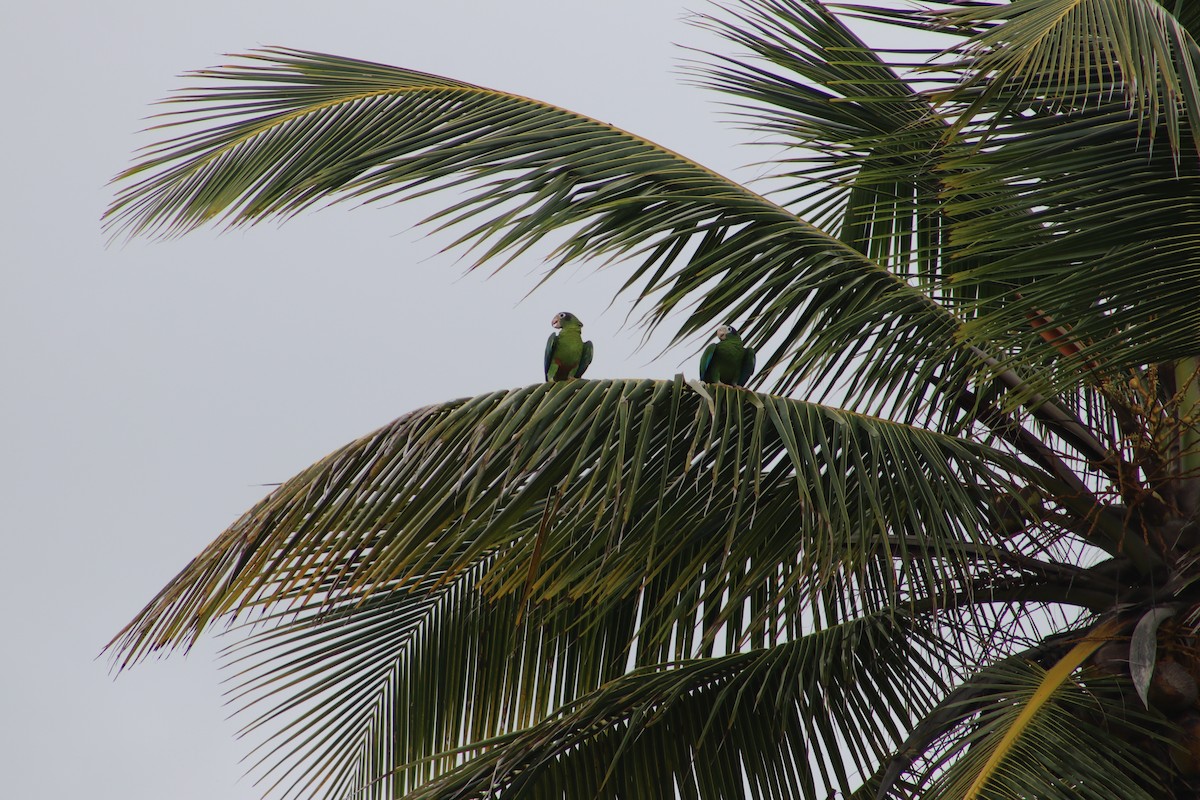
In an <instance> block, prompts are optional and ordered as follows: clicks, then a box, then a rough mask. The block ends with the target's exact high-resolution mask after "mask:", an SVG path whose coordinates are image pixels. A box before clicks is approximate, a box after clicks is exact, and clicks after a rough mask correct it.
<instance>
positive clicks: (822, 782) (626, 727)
mask: <svg viewBox="0 0 1200 800" xmlns="http://www.w3.org/2000/svg"><path fill="white" fill-rule="evenodd" d="M941 655H942V654H941V653H939V652H938V644H937V643H936V641H935V639H934V638H932V637H931V636H930V633H929V631H928V630H926V629H923V628H921V627H920V626H917V625H914V624H912V623H910V622H908V621H906V620H905V619H904V618H903V617H897V616H894V615H891V614H884V615H879V616H874V617H868V618H863V619H859V620H855V621H852V622H846V623H843V624H840V625H836V626H833V627H831V628H828V629H825V630H821V631H817V632H814V633H811V634H809V635H807V636H805V637H803V638H801V639H799V640H797V641H794V642H790V643H786V644H781V645H777V646H775V647H772V648H769V649H765V650H755V651H751V652H746V653H738V654H733V655H728V656H724V657H720V658H712V659H704V660H699V661H690V662H684V663H681V664H678V665H671V666H663V667H655V668H647V669H643V670H638V671H635V672H632V673H630V674H628V675H625V676H623V677H621V678H619V679H617V680H615V681H612V682H610V683H609V684H607V685H605V686H604V687H603V688H601V689H600V690H599V691H597V692H594V693H592V694H590V695H588V696H586V697H584V698H581V699H580V700H579V701H578V702H576V703H573V704H571V705H570V706H569V707H567V708H564V709H563V710H562V711H560V712H559V713H557V714H555V715H553V716H552V717H549V718H547V719H546V720H545V721H543V722H541V723H539V724H538V725H535V726H533V727H531V728H528V729H526V730H524V731H520V732H518V733H514V734H511V735H509V736H506V737H503V738H502V739H500V740H498V741H497V742H495V743H494V744H493V746H491V747H489V749H487V750H485V751H484V752H482V753H480V754H478V755H475V756H474V757H470V758H468V760H466V762H465V763H464V764H463V765H462V766H461V767H459V768H457V769H455V770H454V771H452V772H450V773H449V774H447V775H446V776H444V777H442V778H440V779H438V780H436V781H434V782H431V783H430V784H428V785H426V786H425V787H422V788H421V789H420V790H419V791H417V792H415V793H413V795H412V796H413V797H414V798H423V799H424V800H434V799H435V798H461V799H462V800H466V798H477V797H479V798H481V797H492V796H496V797H510V796H514V797H515V796H520V797H530V798H541V797H601V798H607V797H612V798H617V797H630V796H637V797H654V798H674V797H685V798H719V797H731V796H743V795H744V794H747V793H748V794H747V796H749V797H754V798H824V797H827V796H828V795H829V793H830V792H831V791H834V790H840V791H843V792H845V791H849V789H850V787H851V786H853V784H854V781H855V778H856V775H857V774H858V773H861V772H863V771H864V770H870V769H871V768H872V767H873V765H874V764H876V763H878V761H879V760H880V759H881V758H882V757H883V756H884V755H885V754H886V753H887V752H888V750H889V748H890V747H892V746H893V745H894V743H895V742H896V741H897V740H898V738H899V737H900V736H901V735H902V731H903V730H904V729H905V728H906V727H907V726H908V725H909V724H910V721H911V719H913V718H915V717H916V716H919V715H920V714H922V713H924V711H925V710H926V709H928V708H929V707H931V705H932V703H933V702H934V699H935V698H936V697H937V696H938V695H939V694H940V693H941V691H942V687H943V685H944V683H943V675H942V673H941V672H940V671H939V666H938V665H939V663H940V662H941ZM495 745H499V746H495Z"/></svg>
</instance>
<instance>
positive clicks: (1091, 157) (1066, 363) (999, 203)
mask: <svg viewBox="0 0 1200 800" xmlns="http://www.w3.org/2000/svg"><path fill="white" fill-rule="evenodd" d="M1095 100H1096V102H1095V104H1093V105H1092V107H1091V108H1089V109H1086V110H1082V111H1079V112H1077V113H1075V114H1072V115H1071V116H1069V117H1067V116H1013V117H1010V118H1006V119H1004V120H1003V121H1001V122H999V123H996V124H994V126H993V127H994V130H993V133H992V134H991V135H990V142H991V144H989V145H988V146H987V147H986V148H985V149H983V150H981V151H976V152H972V153H971V154H970V155H969V156H968V155H964V156H963V157H962V158H961V159H960V160H959V161H958V162H957V163H955V164H952V166H957V167H961V169H958V170H956V174H957V177H956V178H954V179H952V180H951V182H950V184H949V186H948V189H947V191H946V207H947V209H948V211H949V213H951V214H960V215H961V216H962V217H963V219H964V221H963V222H962V223H961V224H960V225H958V226H957V227H956V229H955V231H954V236H955V237H957V238H958V240H959V241H960V243H961V246H962V247H963V248H965V249H968V250H971V251H975V252H978V253H988V254H989V255H990V258H988V259H986V260H981V262H980V263H979V265H978V266H977V267H975V268H974V269H972V270H969V271H964V272H963V273H960V274H958V275H956V276H955V280H957V281H959V282H962V283H975V282H986V283H987V284H988V285H992V286H1003V287H1005V289H1006V292H1005V296H1004V301H1003V303H989V305H988V307H984V308H981V310H980V313H979V315H978V318H977V319H974V320H971V321H970V322H969V323H967V325H966V326H965V327H966V331H967V335H968V337H973V335H974V333H975V331H974V328H975V327H976V326H980V327H981V328H984V329H986V330H987V334H986V335H987V337H988V338H989V339H990V340H991V341H997V340H998V339H999V340H1001V341H1003V340H1004V339H1000V337H998V336H997V334H998V333H999V332H1001V331H1003V330H1004V329H1005V328H1007V329H1008V330H1009V331H1010V332H1012V333H1009V334H1008V336H1007V337H1005V339H1007V344H1006V345H1005V347H1007V348H1022V349H1025V350H1029V351H1037V350H1038V349H1040V350H1041V351H1042V352H1043V353H1044V354H1045V355H1044V356H1043V358H1044V359H1045V367H1044V369H1045V372H1046V374H1047V375H1054V376H1055V379H1054V380H1053V381H1052V384H1053V386H1052V390H1058V391H1063V389H1064V387H1074V386H1077V385H1078V381H1079V375H1080V374H1086V373H1091V374H1092V375H1093V376H1094V377H1093V384H1099V383H1100V382H1102V381H1105V380H1121V379H1122V376H1125V377H1126V378H1127V376H1129V375H1130V374H1131V373H1135V372H1136V371H1138V370H1140V369H1141V368H1143V367H1144V366H1145V365H1147V364H1153V363H1156V362H1160V361H1173V360H1176V359H1179V358H1185V357H1188V356H1189V355H1191V354H1194V353H1196V352H1200V325H1198V324H1197V323H1198V322H1200V316H1198V312H1197V310H1196V307H1195V303H1194V302H1193V300H1192V298H1194V297H1195V295H1196V292H1197V290H1198V289H1200V206H1197V204H1196V202H1195V201H1194V200H1193V199H1191V198H1193V197H1194V196H1195V195H1196V190H1197V188H1200V169H1198V165H1200V162H1198V161H1197V159H1196V158H1195V157H1193V156H1186V157H1184V158H1182V159H1180V160H1176V159H1174V158H1172V156H1171V155H1170V153H1168V152H1166V151H1165V150H1163V149H1161V148H1160V149H1157V150H1149V149H1146V148H1144V147H1142V146H1141V145H1140V144H1139V142H1138V124H1137V122H1136V121H1133V120H1129V119H1128V115H1127V112H1126V110H1125V109H1124V107H1123V106H1122V105H1120V104H1118V103H1111V102H1108V103H1105V102H1103V100H1101V99H1100V98H1095ZM980 197H986V198H988V199H987V208H988V211H987V213H984V214H978V213H977V214H975V215H974V216H973V217H972V218H968V217H967V214H968V213H970V212H972V211H978V210H979V205H980V201H979V200H978V199H977V198H980ZM1031 317H1042V318H1045V319H1046V320H1050V321H1052V327H1056V328H1060V329H1061V334H1059V335H1058V336H1056V337H1053V338H1049V339H1045V340H1044V341H1043V340H1042V334H1043V333H1044V331H1043V330H1040V329H1038V328H1035V327H1033V326H1031V325H1028V324H1027V325H1026V329H1025V331H1024V332H1020V327H1019V326H1020V323H1021V321H1022V319H1025V320H1028V319H1030V318H1031ZM1014 334H1017V335H1014Z"/></svg>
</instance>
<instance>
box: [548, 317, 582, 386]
mask: <svg viewBox="0 0 1200 800" xmlns="http://www.w3.org/2000/svg"><path fill="white" fill-rule="evenodd" d="M550 324H551V325H553V326H554V327H556V328H558V330H559V333H552V334H550V338H549V339H547V340H546V364H545V366H546V380H548V381H569V380H570V379H571V378H582V377H583V373H584V372H585V371H586V370H587V368H588V364H591V363H592V343H591V342H585V341H584V340H583V335H582V334H583V323H582V322H580V321H579V317H577V316H575V315H574V314H572V313H570V312H569V311H560V312H559V313H557V314H555V315H554V319H552V320H550Z"/></svg>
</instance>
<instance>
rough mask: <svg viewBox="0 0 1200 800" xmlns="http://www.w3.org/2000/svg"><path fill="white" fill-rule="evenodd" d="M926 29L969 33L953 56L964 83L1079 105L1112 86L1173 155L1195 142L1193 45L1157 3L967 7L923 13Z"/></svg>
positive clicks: (1196, 53)
mask: <svg viewBox="0 0 1200 800" xmlns="http://www.w3.org/2000/svg"><path fill="white" fill-rule="evenodd" d="M932 19H933V20H934V22H933V23H932V25H933V26H935V27H941V28H945V27H952V28H956V29H958V30H964V31H970V32H972V36H971V38H970V39H969V40H968V41H967V42H966V43H965V44H964V45H963V46H962V47H961V48H958V49H959V51H960V52H961V53H962V54H963V55H964V56H965V58H966V62H965V63H963V64H962V65H960V68H961V69H963V71H964V72H965V73H967V74H968V77H966V78H965V80H964V81H963V86H964V87H972V86H976V85H978V84H980V83H982V82H988V83H990V84H991V86H992V89H991V91H989V94H997V93H1001V92H1002V93H1003V94H1005V95H1007V96H1008V97H1009V98H1010V99H1011V98H1014V97H1020V98H1022V99H1024V100H1026V101H1029V100H1034V99H1036V101H1037V102H1039V103H1043V104H1045V105H1046V106H1048V107H1051V108H1056V109H1057V108H1073V107H1078V106H1081V105H1082V104H1083V103H1084V102H1085V100H1086V99H1087V98H1088V97H1089V96H1091V95H1093V94H1096V93H1108V92H1110V91H1112V90H1113V88H1116V90H1117V91H1119V92H1121V93H1122V94H1123V95H1124V98H1125V102H1126V105H1127V107H1128V108H1129V109H1130V110H1131V112H1132V113H1133V116H1134V117H1135V118H1136V119H1137V120H1139V121H1140V122H1141V123H1142V124H1143V125H1144V132H1145V133H1146V134H1148V135H1149V136H1150V137H1151V138H1154V137H1155V134H1156V132H1164V133H1165V134H1166V136H1167V138H1168V141H1169V143H1170V146H1171V148H1172V149H1173V150H1175V151H1176V152H1179V151H1180V150H1181V149H1182V148H1183V147H1184V146H1185V144H1184V140H1185V139H1191V143H1190V145H1186V146H1188V147H1189V149H1191V150H1192V154H1193V155H1195V149H1196V147H1197V145H1198V144H1200V124H1198V123H1200V48H1198V47H1197V45H1196V41H1195V39H1194V38H1193V37H1192V34H1191V33H1190V32H1189V31H1188V29H1187V28H1186V27H1185V26H1184V25H1183V24H1181V23H1180V21H1179V20H1177V19H1176V18H1175V17H1174V16H1172V15H1171V13H1170V12H1169V11H1168V10H1167V8H1166V7H1165V5H1164V4H1162V3H1159V2H1156V0H1022V2H1020V3H992V2H988V3H972V4H970V5H968V6H966V7H964V8H955V9H951V10H947V11H942V12H938V13H935V14H933V15H932Z"/></svg>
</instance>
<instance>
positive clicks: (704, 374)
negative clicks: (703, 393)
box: [700, 342, 717, 383]
mask: <svg viewBox="0 0 1200 800" xmlns="http://www.w3.org/2000/svg"><path fill="white" fill-rule="evenodd" d="M715 352H717V343H716V342H713V343H712V344H710V345H709V346H708V347H706V348H704V354H703V355H701V356H700V380H702V381H704V382H705V383H712V382H713V380H714V376H713V374H712V373H713V369H712V367H713V353H715Z"/></svg>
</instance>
